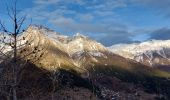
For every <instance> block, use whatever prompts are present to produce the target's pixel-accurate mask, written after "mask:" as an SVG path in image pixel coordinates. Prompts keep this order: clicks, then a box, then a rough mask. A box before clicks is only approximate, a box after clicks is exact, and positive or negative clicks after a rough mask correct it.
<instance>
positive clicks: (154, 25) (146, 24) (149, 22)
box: [0, 0, 170, 46]
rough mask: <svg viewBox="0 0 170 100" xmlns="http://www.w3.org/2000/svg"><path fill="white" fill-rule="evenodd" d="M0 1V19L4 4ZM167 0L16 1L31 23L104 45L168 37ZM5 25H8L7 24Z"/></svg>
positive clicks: (7, 0)
mask: <svg viewBox="0 0 170 100" xmlns="http://www.w3.org/2000/svg"><path fill="white" fill-rule="evenodd" d="M11 2H12V0H0V19H2V20H5V21H7V22H8V17H7V16H6V15H4V13H3V12H5V9H6V7H5V3H7V4H9V5H10V4H11ZM169 5H170V0H18V4H17V7H18V9H19V10H21V14H26V15H27V19H28V20H29V19H32V23H33V24H40V25H44V26H47V27H49V28H51V29H53V30H55V31H56V32H59V33H62V34H65V35H73V34H75V33H77V32H79V33H81V34H84V35H88V36H89V37H90V38H92V39H96V40H97V41H99V42H101V43H102V44H104V45H106V46H110V45H112V44H117V43H132V42H137V41H145V40H149V39H159V40H166V39H170V6H169ZM7 26H8V25H7Z"/></svg>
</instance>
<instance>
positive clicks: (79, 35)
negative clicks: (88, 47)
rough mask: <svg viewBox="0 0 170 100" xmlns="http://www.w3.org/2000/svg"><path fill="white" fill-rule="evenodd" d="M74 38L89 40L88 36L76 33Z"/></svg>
mask: <svg viewBox="0 0 170 100" xmlns="http://www.w3.org/2000/svg"><path fill="white" fill-rule="evenodd" d="M73 38H85V39H86V38H87V36H85V35H83V34H81V33H79V32H78V33H76V34H75V35H74V36H73Z"/></svg>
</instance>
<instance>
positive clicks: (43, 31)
mask: <svg viewBox="0 0 170 100" xmlns="http://www.w3.org/2000/svg"><path fill="white" fill-rule="evenodd" d="M18 38H19V39H20V40H22V41H21V44H26V45H24V46H23V47H21V48H23V50H24V48H26V49H27V51H29V52H28V53H26V52H24V53H23V54H22V53H21V56H24V55H26V54H29V53H30V52H33V51H34V50H35V48H36V51H37V53H35V54H31V55H29V56H28V57H26V59H29V60H32V61H34V60H35V58H36V59H37V60H38V61H36V62H35V63H36V64H37V65H39V66H41V67H45V68H47V69H49V70H52V69H54V68H58V67H59V68H60V67H63V66H64V68H66V69H68V68H71V69H72V68H74V70H77V71H78V72H80V73H86V74H87V73H88V71H87V70H88V69H92V68H93V67H95V66H119V67H122V68H124V67H125V68H127V69H130V68H131V67H135V66H143V65H141V64H139V63H137V62H135V61H133V60H129V59H126V58H124V57H121V56H119V55H117V54H114V53H112V52H110V51H109V50H108V49H107V48H106V47H105V46H103V45H102V44H101V43H98V42H96V41H95V40H92V39H90V38H88V37H87V36H84V35H81V34H80V33H77V34H75V35H74V36H71V37H69V36H65V35H62V34H59V33H56V32H54V31H52V30H50V29H48V28H44V27H42V26H30V27H29V28H28V29H27V31H26V32H25V33H23V34H22V35H20V36H19V37H18ZM23 38H24V39H23ZM21 52H22V51H21ZM125 65H127V66H125Z"/></svg>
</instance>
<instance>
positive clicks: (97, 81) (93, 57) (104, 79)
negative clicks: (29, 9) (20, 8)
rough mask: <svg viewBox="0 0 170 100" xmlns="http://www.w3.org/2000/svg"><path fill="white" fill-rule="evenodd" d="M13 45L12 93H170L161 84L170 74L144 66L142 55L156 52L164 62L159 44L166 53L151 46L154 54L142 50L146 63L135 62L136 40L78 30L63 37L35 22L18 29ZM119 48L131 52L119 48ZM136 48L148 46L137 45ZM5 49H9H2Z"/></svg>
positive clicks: (88, 99)
mask: <svg viewBox="0 0 170 100" xmlns="http://www.w3.org/2000/svg"><path fill="white" fill-rule="evenodd" d="M17 45H18V46H19V48H18V52H17V53H18V58H19V60H20V62H18V65H19V66H21V68H20V69H21V70H19V72H18V74H17V75H19V81H18V84H17V93H18V97H20V98H21V100H38V99H40V97H41V99H40V100H51V99H50V98H51V97H53V100H62V99H67V100H73V99H74V100H80V99H81V100H98V99H99V100H100V99H101V100H113V99H118V100H138V99H141V100H142V99H143V100H156V98H168V96H167V95H169V93H170V92H169V90H170V89H169V87H170V86H169V84H167V83H170V81H168V79H169V77H170V74H169V73H167V72H164V71H162V70H159V69H157V68H150V67H148V66H146V65H148V63H147V61H148V60H147V59H150V58H147V57H148V56H149V57H150V56H152V57H155V55H156V56H157V58H158V59H159V61H160V60H161V59H160V57H162V62H163V61H164V62H163V63H167V62H166V61H165V60H164V59H165V58H168V55H166V54H168V52H167V51H169V50H168V49H167V48H166V49H165V48H164V50H163V51H164V52H165V51H166V52H167V53H166V54H165V55H166V56H162V55H163V53H164V52H162V51H160V52H159V53H158V52H157V51H154V50H155V49H152V50H153V51H154V52H155V53H157V54H152V55H149V54H150V53H148V55H145V56H143V58H142V59H143V62H144V61H145V60H146V61H145V63H146V64H145V63H143V64H141V63H139V61H140V62H141V60H142V59H141V60H139V61H138V60H136V59H139V58H140V57H138V56H137V55H136V54H137V53H138V51H137V50H139V49H137V48H136V45H137V44H135V45H130V46H125V45H124V46H118V45H116V46H113V47H110V48H107V47H105V46H104V45H102V44H100V43H98V42H96V41H95V40H92V39H90V38H88V37H87V36H84V35H81V34H80V33H77V34H75V35H74V36H72V37H69V36H65V35H62V34H60V33H57V32H55V31H53V30H50V29H48V28H45V27H43V26H37V25H33V26H30V27H29V28H28V29H27V30H26V31H25V32H24V33H23V34H21V35H20V36H19V37H18V44H17ZM2 46H3V44H2ZM160 46H161V45H160ZM131 47H134V48H131ZM124 48H126V49H125V50H129V51H131V52H132V53H131V52H124ZM142 48H143V49H142ZM148 48H149V47H148ZM155 48H157V47H156V46H155ZM121 50H122V51H121ZM140 50H143V51H146V52H148V49H146V47H143V46H142V47H140ZM10 52H12V49H8V51H7V52H6V53H7V54H10ZM135 52H137V53H135ZM139 54H142V53H139ZM144 54H145V53H144ZM125 55H126V56H125ZM135 58H136V59H135ZM133 59H134V60H133ZM149 64H150V63H149ZM167 64H168V63H167ZM152 65H154V63H152ZM12 66H13V64H11V63H10V60H7V61H3V62H1V64H0V67H1V68H3V70H2V71H1V73H0V85H1V84H8V83H10V82H11V77H12V76H13V75H12V74H11V73H12V69H11V68H12ZM58 73H59V74H58ZM21 76H22V77H21ZM54 79H55V80H54ZM8 81H9V82H8ZM157 81H160V83H159V84H158V83H157ZM165 81H166V83H165ZM22 87H24V88H22ZM25 88H26V89H25ZM1 90H3V91H5V93H6V92H9V90H10V87H9V86H6V85H5V88H2V89H1V88H0V98H1V97H3V98H7V97H9V98H10V96H8V95H6V94H4V92H3V93H1ZM164 91H166V93H164ZM157 93H160V94H159V95H157ZM28 94H29V95H28ZM37 94H38V96H37ZM43 94H47V96H44V95H43ZM59 94H60V95H59ZM162 94H164V95H163V96H162ZM4 95H5V96H4ZM32 95H33V96H32ZM35 95H36V96H35ZM76 95H77V96H76ZM160 95H161V96H160ZM25 96H26V97H27V99H25V98H24V97H25ZM33 97H35V98H34V99H33ZM42 98H43V99H42ZM44 98H45V99H44ZM54 98H55V99H54ZM5 100H6V99H5Z"/></svg>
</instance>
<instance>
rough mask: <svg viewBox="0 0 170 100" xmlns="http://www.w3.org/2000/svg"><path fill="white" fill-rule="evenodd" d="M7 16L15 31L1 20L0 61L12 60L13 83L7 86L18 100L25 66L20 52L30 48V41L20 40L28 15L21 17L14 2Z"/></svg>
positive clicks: (14, 98) (8, 9)
mask: <svg viewBox="0 0 170 100" xmlns="http://www.w3.org/2000/svg"><path fill="white" fill-rule="evenodd" d="M7 15H8V17H9V20H10V21H11V23H10V24H11V27H12V28H13V29H12V30H10V29H8V28H7V27H6V26H5V23H3V21H2V20H1V19H0V33H1V34H0V59H1V60H0V61H1V62H3V61H5V60H6V59H12V60H11V61H10V64H9V65H8V66H10V67H11V69H12V73H11V74H12V75H11V76H12V82H11V83H8V84H6V83H5V85H9V86H11V90H12V98H13V100H17V91H16V90H17V85H18V83H19V82H18V80H19V79H18V78H19V77H18V76H17V75H18V73H19V72H20V70H21V69H22V68H21V66H23V63H21V62H20V61H21V60H22V57H18V54H19V52H21V51H23V49H21V46H23V45H24V46H29V45H30V43H28V41H25V43H22V42H21V41H23V40H25V38H26V37H23V38H18V37H19V35H20V34H21V33H23V32H26V31H25V29H24V28H23V25H24V22H25V20H26V15H23V16H20V12H19V10H18V9H17V0H14V4H13V6H12V7H9V6H8V5H7ZM34 52H35V51H34ZM28 54H29V53H28ZM25 56H26V55H25ZM25 56H24V57H25Z"/></svg>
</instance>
